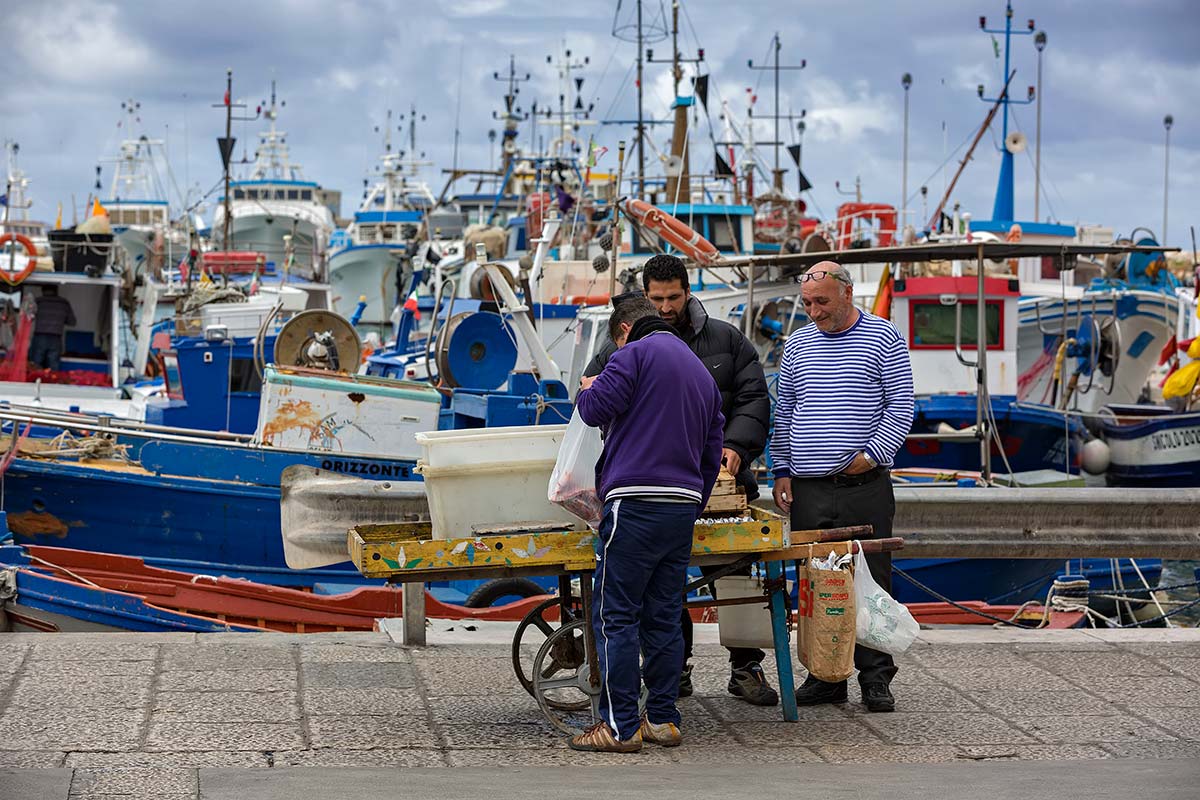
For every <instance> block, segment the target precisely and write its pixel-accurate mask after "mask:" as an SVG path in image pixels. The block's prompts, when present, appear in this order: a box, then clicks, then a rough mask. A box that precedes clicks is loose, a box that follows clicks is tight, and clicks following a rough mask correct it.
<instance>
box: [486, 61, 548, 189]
mask: <svg viewBox="0 0 1200 800" xmlns="http://www.w3.org/2000/svg"><path fill="white" fill-rule="evenodd" d="M529 78H530V76H529V73H528V72H526V73H525V75H524V77H520V76H518V75H517V57H516V56H514V55H512V54H509V56H508V75H506V76H502V75H501V74H500V73H499V72H493V73H492V80H494V81H500V82H501V83H507V84H508V86H507V87H506V91H505V92H504V112H503V113H498V112H496V111H493V112H492V119H496V120H501V121H502V122H503V123H504V133H503V135H502V136H501V139H500V152H501V154H502V159H501V165H500V173H501V174H502V175H503V176H504V177H502V178H501V179H500V191H499V194H501V195H503V194H504V193H505V192H507V191H508V184H509V182H510V181H511V177H510V170H511V169H512V162H513V158H514V157H515V156H516V154H517V134H518V133H519V129H520V125H521V123H522V122H524V121H525V120H527V119H529V116H530V115H529V114H527V113H524V112H522V111H521V107H520V106H519V105H517V95H519V94H520V93H521V84H522V83H525V82H526V81H528V80H529ZM533 107H534V109H535V110H536V109H537V103H536V102H535V103H534V104H533ZM489 168H490V167H489Z"/></svg>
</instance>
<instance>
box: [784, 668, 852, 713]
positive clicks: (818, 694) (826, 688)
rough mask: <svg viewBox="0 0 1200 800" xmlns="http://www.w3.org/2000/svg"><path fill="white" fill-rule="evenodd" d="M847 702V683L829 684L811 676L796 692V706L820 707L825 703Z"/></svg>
mask: <svg viewBox="0 0 1200 800" xmlns="http://www.w3.org/2000/svg"><path fill="white" fill-rule="evenodd" d="M845 702H846V682H845V681H840V682H838V683H827V682H825V681H822V680H818V679H817V678H814V677H812V676H811V675H810V676H808V678H807V679H806V680H805V681H804V683H803V684H802V685H801V686H800V688H799V689H797V690H796V705H798V706H819V705H823V704H824V703H837V704H839V705H840V704H842V703H845Z"/></svg>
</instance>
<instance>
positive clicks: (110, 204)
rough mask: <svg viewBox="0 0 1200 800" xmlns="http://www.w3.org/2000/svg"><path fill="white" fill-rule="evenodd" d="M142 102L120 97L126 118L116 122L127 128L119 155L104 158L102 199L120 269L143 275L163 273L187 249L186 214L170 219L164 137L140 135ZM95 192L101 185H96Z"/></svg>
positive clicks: (187, 220) (99, 171) (99, 170)
mask: <svg viewBox="0 0 1200 800" xmlns="http://www.w3.org/2000/svg"><path fill="white" fill-rule="evenodd" d="M141 107H142V104H141V103H140V102H137V101H135V100H126V101H123V102H122V103H121V110H122V111H123V112H124V114H125V118H124V119H123V120H122V121H121V122H120V123H118V127H120V128H121V129H122V130H123V132H124V133H125V136H126V138H124V139H123V140H122V141H121V143H120V145H119V148H118V152H117V155H116V156H115V157H112V158H106V159H104V161H107V162H109V163H111V164H112V165H113V173H112V179H111V182H110V185H109V191H108V196H107V197H106V198H105V199H104V200H103V201H101V202H102V204H103V207H104V209H105V211H106V212H107V215H108V218H109V222H110V224H111V226H112V232H113V235H114V236H115V238H116V243H117V245H119V251H118V252H119V254H120V257H121V259H122V263H121V265H120V271H122V272H125V271H128V272H129V273H130V274H131V275H134V276H141V275H145V274H147V273H153V274H161V272H162V270H163V268H164V267H165V266H169V265H172V264H175V263H177V262H178V261H179V259H180V257H181V256H182V255H183V254H184V253H185V252H187V248H188V240H189V238H190V237H189V235H188V230H187V226H188V225H190V224H191V223H190V221H189V219H188V217H187V216H186V215H185V216H184V217H183V219H182V225H176V224H173V221H172V218H171V210H170V203H169V201H168V199H167V190H166V186H165V181H164V177H163V172H166V174H167V175H168V176H169V174H170V173H169V170H170V165H169V164H167V162H166V159H165V157H164V156H163V146H164V145H163V142H162V140H160V139H151V138H149V137H148V136H146V135H145V134H141V135H138V134H137V130H138V128H139V127H140V124H141V117H140V114H141ZM100 173H101V168H100V167H97V168H96V184H97V185H96V188H97V190H99V188H100ZM97 193H99V191H97Z"/></svg>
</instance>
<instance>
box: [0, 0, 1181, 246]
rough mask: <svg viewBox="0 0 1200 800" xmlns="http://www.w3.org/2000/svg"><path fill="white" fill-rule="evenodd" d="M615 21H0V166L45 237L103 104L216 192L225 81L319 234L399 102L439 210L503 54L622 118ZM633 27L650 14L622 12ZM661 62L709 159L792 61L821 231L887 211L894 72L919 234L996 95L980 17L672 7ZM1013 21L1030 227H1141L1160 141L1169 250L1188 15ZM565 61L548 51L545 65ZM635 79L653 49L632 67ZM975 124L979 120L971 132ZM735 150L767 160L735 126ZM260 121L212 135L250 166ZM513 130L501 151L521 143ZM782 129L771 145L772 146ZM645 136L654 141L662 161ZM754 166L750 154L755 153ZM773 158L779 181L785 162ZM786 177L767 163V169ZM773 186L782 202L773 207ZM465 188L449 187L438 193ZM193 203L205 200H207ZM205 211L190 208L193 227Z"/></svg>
mask: <svg viewBox="0 0 1200 800" xmlns="http://www.w3.org/2000/svg"><path fill="white" fill-rule="evenodd" d="M634 5H635V2H634V0H623V2H622V3H621V4H620V9H619V11H618V3H617V2H616V1H615V0H577V1H576V2H573V3H563V2H561V1H557V2H556V1H554V0H425V2H419V3H418V2H415V0H394V1H393V2H386V1H385V0H338V2H332V3H331V2H324V1H322V2H318V1H317V0H250V1H249V2H247V0H241V1H240V2H226V0H212V1H211V2H205V3H199V2H172V3H162V2H141V1H140V0H125V1H123V2H100V1H99V0H57V1H56V2H53V3H30V2H25V1H23V0H0V10H2V11H3V18H4V19H5V21H6V29H7V30H8V31H10V33H11V34H12V35H10V36H8V37H6V62H7V67H8V68H7V69H6V78H5V80H4V81H3V82H0V108H3V109H4V111H3V112H2V113H0V138H3V139H4V140H12V141H16V142H19V143H20V145H21V151H20V166H21V167H22V168H23V169H24V170H25V172H26V173H27V175H28V177H29V178H30V179H31V180H32V182H33V184H32V187H31V195H32V198H33V200H34V203H35V205H34V208H33V214H34V216H35V217H36V218H40V219H44V220H53V218H54V215H55V210H56V206H57V204H58V203H60V202H61V203H63V205H64V207H65V208H66V209H67V211H66V212H65V214H64V216H65V217H66V221H67V222H68V223H70V221H71V220H70V217H71V211H70V208H71V203H72V198H74V203H75V205H76V207H79V208H82V206H83V205H84V203H85V201H86V198H87V196H88V194H89V193H90V192H91V191H92V187H93V184H94V181H95V168H96V165H97V164H102V167H103V175H102V180H103V182H104V190H103V192H104V193H107V192H108V189H109V180H110V178H111V173H112V166H111V164H109V163H105V162H104V159H105V158H106V157H111V156H112V155H114V154H115V152H116V150H117V146H118V144H119V142H120V140H121V139H122V138H124V137H125V136H126V135H127V134H128V132H129V130H128V126H122V127H118V122H120V121H121V120H122V117H123V114H122V111H121V107H120V105H121V102H122V101H123V100H126V99H127V98H132V99H134V100H136V101H138V102H140V103H141V109H140V113H139V116H140V131H138V132H139V133H145V134H146V135H148V136H150V137H152V138H160V139H165V140H166V142H167V149H168V154H169V160H170V164H171V171H172V173H173V176H174V179H175V181H176V183H177V184H178V186H179V193H176V192H175V191H174V190H173V189H172V190H171V198H170V199H171V200H172V201H173V202H176V203H177V202H178V201H179V198H180V196H181V194H184V193H186V194H187V195H188V197H189V198H190V199H191V200H193V201H194V200H196V199H197V198H199V197H201V196H203V195H205V194H206V193H209V192H210V191H211V190H212V189H213V188H214V186H215V184H216V183H217V182H218V180H219V177H220V160H219V158H218V153H217V147H216V144H215V141H214V137H216V136H218V135H221V134H222V133H223V125H224V119H223V114H222V112H221V111H220V110H218V109H214V108H212V107H211V106H212V104H213V103H216V102H219V101H220V99H221V96H222V94H223V92H224V80H225V69H226V68H227V67H232V68H233V70H234V96H235V98H238V99H241V100H242V101H243V102H246V103H247V104H249V105H250V107H251V108H253V107H254V106H256V105H257V104H258V103H259V102H260V101H262V100H263V99H264V98H266V97H267V96H268V93H269V86H270V82H271V80H272V79H274V80H276V81H277V82H278V86H279V94H280V97H281V98H283V99H285V100H286V102H287V106H286V108H285V109H284V110H283V112H282V114H281V118H280V127H281V128H282V129H284V130H286V131H287V132H288V134H289V144H290V145H291V148H292V152H293V156H294V158H295V160H297V161H299V162H300V163H302V164H303V166H304V169H305V172H306V174H307V176H308V177H309V178H310V179H313V180H316V181H318V182H320V183H321V184H323V185H324V186H327V187H330V188H336V189H340V190H342V192H343V195H344V199H343V208H342V213H343V215H348V214H349V213H350V212H352V210H353V207H354V205H356V204H357V202H358V199H359V197H360V196H361V191H362V180H363V178H364V177H366V176H367V175H368V171H369V170H370V168H371V167H372V165H373V164H374V163H375V160H376V158H377V156H378V154H379V152H380V150H381V139H380V136H379V135H378V134H376V133H375V132H374V128H375V126H377V125H381V124H382V123H383V122H384V120H385V114H386V112H387V110H388V109H394V110H395V112H396V113H397V114H399V113H401V112H406V111H407V110H408V108H409V107H410V104H415V106H416V107H417V110H418V114H419V115H423V116H424V117H425V121H424V122H423V123H422V124H421V126H420V128H419V129H418V147H419V149H421V150H422V151H424V152H425V154H426V157H427V159H428V160H430V161H432V162H433V163H434V166H431V167H429V168H427V170H426V174H427V179H428V180H429V182H430V184H431V185H434V188H435V192H436V191H439V190H440V188H441V185H442V183H443V181H444V178H443V176H442V174H441V170H442V169H444V168H448V167H449V166H450V165H451V163H452V159H453V155H454V145H453V143H454V140H455V136H454V130H455V127H456V118H457V120H458V124H457V127H458V129H459V131H460V137H459V146H458V163H459V165H460V166H473V167H479V168H487V167H488V166H489V163H490V160H491V159H492V158H493V157H494V156H493V150H492V145H490V143H489V141H488V131H489V130H491V129H498V125H497V123H496V122H495V121H494V120H493V119H492V112H493V111H495V110H497V109H499V108H501V95H502V93H503V92H502V86H501V84H499V83H497V82H496V81H494V80H493V77H492V75H493V72H494V71H497V70H501V71H506V70H507V65H508V59H509V55H510V54H513V55H515V56H516V62H517V66H518V70H519V71H520V72H521V73H522V74H524V73H525V72H528V73H530V74H531V77H532V80H530V81H529V83H527V84H525V85H524V88H523V89H522V92H521V103H522V104H523V105H524V106H525V107H528V105H529V104H530V102H531V101H533V100H535V99H537V100H540V102H541V104H542V105H543V107H544V106H545V105H546V104H548V103H553V104H555V105H556V104H557V96H558V93H559V84H558V77H557V72H556V71H555V70H554V69H553V68H552V67H551V66H549V65H548V64H547V63H546V57H547V56H548V55H551V54H553V55H555V56H556V57H557V56H559V55H560V54H561V52H562V51H563V49H564V47H565V48H568V49H570V50H571V52H572V57H573V59H576V60H578V59H580V58H582V57H583V56H587V57H588V61H589V63H588V66H587V67H586V68H585V69H584V70H582V71H581V72H579V73H577V74H578V75H580V76H582V77H583V78H584V80H585V82H584V87H583V94H584V99H585V102H586V103H589V104H594V112H593V117H595V118H597V119H602V120H603V119H608V120H620V119H630V118H631V117H632V116H634V115H635V113H636V112H635V109H636V94H635V89H634V88H633V81H632V66H633V62H634V58H635V52H636V48H635V46H634V45H633V44H631V43H629V42H624V41H620V40H618V39H615V38H613V36H612V35H611V32H612V29H613V25H614V14H616V16H617V17H618V21H619V22H621V23H624V22H628V21H629V20H631V19H632V14H633V8H634ZM644 7H645V15H646V18H647V19H651V18H654V17H658V16H659V15H660V13H662V11H664V10H665V11H666V13H667V14H668V15H669V13H670V5H669V2H667V0H662V2H659V0H644ZM683 9H684V10H683V13H682V14H681V28H682V30H681V34H680V42H681V49H682V50H684V51H685V53H686V54H688V55H694V54H695V52H696V48H697V47H702V48H703V49H704V51H705V61H704V64H703V67H702V69H703V70H704V71H705V72H708V73H709V74H711V76H712V77H711V80H712V81H713V89H712V90H711V91H710V95H711V96H710V107H711V109H712V115H711V116H712V121H713V124H714V125H715V126H716V127H717V130H716V134H717V138H721V137H722V135H723V134H722V129H721V126H722V125H723V123H722V122H721V121H720V119H719V113H720V110H721V101H722V100H724V101H726V102H727V104H728V108H729V109H730V111H731V115H732V117H733V118H734V119H736V120H737V121H738V122H743V121H744V120H745V113H746V105H747V97H748V96H749V94H750V93H748V92H747V89H748V88H750V89H756V90H757V97H758V101H757V105H756V107H755V110H756V113H757V114H758V115H760V116H762V117H765V116H768V115H770V114H771V113H772V111H773V91H772V77H771V74H770V73H767V72H757V71H751V70H750V69H748V68H747V61H748V60H750V59H753V60H754V61H755V63H756V64H758V63H764V62H765V61H766V60H767V57H768V54H769V53H770V45H771V36H772V34H773V33H775V32H776V31H778V33H779V37H780V40H781V42H782V50H781V54H780V57H781V61H782V63H784V64H785V65H787V64H791V65H794V64H798V63H799V62H800V61H801V59H804V60H806V61H807V68H806V69H804V70H802V71H789V72H785V73H782V78H781V82H780V107H781V111H782V112H784V113H789V112H790V113H794V114H798V113H799V112H800V110H801V109H804V110H806V111H807V118H806V123H807V129H806V132H805V134H804V139H803V168H804V172H805V173H806V174H807V176H808V177H809V179H810V180H811V181H812V183H813V184H814V189H813V190H812V192H811V193H810V195H811V196H810V200H811V203H810V206H811V207H812V208H814V210H816V211H818V212H819V214H820V215H821V216H824V217H829V216H830V215H832V214H833V213H834V211H835V209H836V207H837V205H838V203H839V202H841V201H842V200H843V197H842V196H841V195H840V194H839V192H838V189H837V188H835V182H840V183H841V187H842V190H848V189H850V188H851V187H852V186H853V184H854V181H855V178H856V177H857V178H860V179H861V181H862V188H863V195H864V198H865V199H868V200H878V201H884V202H890V203H894V204H896V205H900V203H901V198H900V195H901V165H902V144H901V143H902V133H903V107H904V105H903V104H904V92H903V89H902V88H901V85H900V76H901V75H902V74H903V73H904V72H910V73H912V75H913V84H912V89H911V91H910V96H909V101H910V122H909V136H910V147H909V194H910V195H911V198H912V199H911V201H910V203H909V207H910V208H912V209H913V210H914V215H913V216H914V217H919V216H920V214H919V211H920V209H921V198H920V195H919V194H918V189H919V187H920V186H921V185H927V186H928V188H929V199H928V205H929V207H930V209H932V206H933V205H934V204H935V203H936V200H937V198H939V197H940V196H941V194H942V192H943V190H944V187H945V181H946V180H947V179H948V178H949V177H950V176H952V174H953V170H954V168H955V166H956V161H957V159H958V158H961V157H962V153H963V150H964V149H965V147H964V145H965V144H966V143H967V141H968V140H969V139H970V137H971V135H972V133H973V131H974V130H975V129H977V127H978V126H979V124H980V123H981V122H982V120H983V118H984V116H985V114H986V112H987V107H986V105H985V104H984V103H982V102H980V100H979V99H978V98H977V96H976V90H975V87H976V85H977V84H980V83H982V84H984V85H985V86H986V87H987V93H988V95H989V96H994V95H995V94H996V93H998V92H999V89H1000V87H1001V86H1002V84H1003V78H1002V72H1003V64H1002V61H999V60H997V59H996V58H995V57H994V55H993V43H992V41H991V38H990V37H989V36H988V35H987V34H985V33H982V32H980V31H979V29H978V17H979V16H980V15H986V16H987V17H988V26H989V27H1003V21H1004V3H1003V2H1002V0H922V2H916V0H907V1H906V2H896V0H855V2H839V3H835V2H832V0H823V1H822V2H817V1H815V0H745V2H741V3H730V2H728V0H684V2H683ZM1029 17H1033V18H1035V20H1036V22H1037V27H1038V28H1039V29H1042V30H1045V31H1046V33H1047V36H1048V45H1047V47H1046V50H1045V52H1044V54H1043V98H1044V105H1043V123H1042V174H1043V196H1042V197H1043V199H1042V203H1041V216H1042V217H1043V218H1046V217H1050V218H1053V219H1057V220H1061V221H1064V222H1077V221H1081V222H1092V223H1100V224H1104V225H1108V226H1110V227H1112V228H1114V229H1115V230H1117V231H1118V232H1128V231H1129V230H1131V229H1132V228H1133V227H1135V226H1146V227H1148V228H1150V229H1151V230H1153V231H1154V232H1156V233H1159V232H1160V231H1161V228H1162V224H1163V171H1164V153H1165V150H1164V147H1165V136H1164V127H1163V117H1164V116H1165V115H1166V114H1172V115H1173V116H1174V118H1175V125H1174V127H1173V128H1172V130H1171V132H1170V175H1171V180H1170V206H1169V223H1168V239H1169V242H1168V243H1170V244H1176V245H1181V246H1182V245H1185V244H1186V243H1187V236H1188V226H1189V225H1197V226H1198V227H1200V192H1198V191H1196V188H1195V187H1196V186H1197V185H1200V49H1197V47H1196V43H1197V41H1200V3H1196V2H1194V0H1046V1H1045V2H1036V3H1035V2H1032V0H1015V2H1014V19H1015V20H1016V21H1017V23H1018V24H1017V25H1016V26H1014V27H1017V28H1018V29H1021V30H1024V28H1025V20H1026V19H1027V18H1029ZM1032 38H1033V37H1031V36H1021V37H1014V40H1013V54H1014V56H1013V66H1014V67H1015V68H1016V70H1017V75H1016V78H1015V79H1014V82H1013V85H1014V86H1015V87H1017V88H1016V90H1015V92H1014V93H1015V94H1016V95H1017V96H1020V97H1023V96H1024V95H1025V87H1026V86H1028V85H1031V84H1033V83H1035V81H1036V66H1037V61H1036V53H1035V50H1034V46H1033V41H1032ZM564 43H565V44H564ZM651 47H653V48H654V50H655V57H656V58H658V57H662V56H663V55H664V54H667V53H668V52H669V41H668V42H659V43H657V44H654V45H651ZM670 96H671V82H670V77H669V74H668V71H667V68H666V67H664V66H662V65H648V67H647V76H646V110H647V114H648V115H649V116H651V117H653V118H657V119H667V118H668V115H669V110H668V109H669V102H670ZM1014 116H1015V119H1014V121H1013V123H1012V127H1013V128H1017V129H1020V130H1022V131H1024V132H1025V133H1027V134H1028V136H1029V140H1030V147H1029V149H1028V151H1027V153H1026V154H1021V155H1020V156H1018V159H1017V161H1016V174H1017V181H1016V198H1017V200H1016V216H1017V217H1018V218H1019V219H1029V218H1031V217H1032V215H1033V198H1034V190H1033V179H1032V178H1033V160H1032V151H1033V139H1034V131H1035V106H1033V105H1029V106H1017V107H1015V108H1014ZM997 123H998V120H997ZM760 125H761V128H760V129H759V130H758V131H757V133H756V135H757V137H758V138H759V139H760V140H763V139H770V138H771V123H770V122H769V121H765V120H764V121H761V122H760ZM259 127H261V125H260V123H249V124H237V125H236V127H235V135H237V136H238V137H239V144H238V147H237V151H236V157H240V156H241V154H242V152H243V146H242V143H243V142H244V143H248V144H249V145H250V154H251V156H252V155H253V138H254V134H255V133H256V131H257V130H258V129H259ZM530 127H531V126H529V125H526V126H523V128H522V144H523V145H524V146H529V145H530V144H531V143H532V138H531V135H530V133H529V131H530ZM584 133H585V135H587V134H593V135H595V136H596V137H597V140H598V141H599V142H600V143H602V144H605V145H607V146H609V148H610V151H609V153H608V154H607V155H606V156H605V158H604V160H603V161H602V162H601V165H600V166H601V168H604V167H608V168H612V169H615V161H616V158H615V154H616V146H615V145H616V141H617V140H618V139H622V138H625V139H628V138H631V129H630V127H629V126H622V125H597V126H596V127H594V128H590V129H585V131H584ZM796 135H797V134H796V131H795V124H794V123H785V124H784V127H783V132H782V134H781V138H784V139H786V140H787V141H788V142H792V141H795V137H796ZM668 136H669V130H668V127H667V126H660V127H658V128H656V129H655V133H654V137H655V139H656V144H657V146H659V147H662V148H664V149H665V146H666V140H667V137H668ZM998 140H999V126H998V124H997V125H996V127H995V128H994V130H993V133H991V134H988V135H985V137H984V139H983V141H982V142H981V144H980V147H979V149H978V150H977V152H976V155H975V158H974V161H973V162H972V163H971V164H970V165H969V166H968V167H967V169H966V171H965V173H964V174H963V177H962V179H961V180H960V182H959V186H958V188H957V190H956V191H955V194H954V200H957V201H959V202H960V203H961V204H962V206H963V208H964V209H966V210H970V211H972V213H973V214H974V215H975V217H976V218H979V219H986V218H989V217H990V216H991V208H992V201H993V197H994V193H995V185H996V176H997V171H998V168H999V162H1000V156H999V153H998V151H997V149H996V143H997V142H998ZM709 141H710V138H709V132H708V129H707V123H706V122H704V121H701V125H700V128H699V130H698V131H696V132H695V133H694V135H693V139H692V144H691V147H692V148H693V152H694V158H693V169H694V170H699V169H701V168H703V169H711V164H712V156H711V152H712V147H711V144H709ZM762 156H763V158H764V159H765V161H766V163H767V166H768V167H769V166H770V165H771V163H772V162H773V158H774V157H773V154H772V153H771V152H770V151H769V150H767V151H765V152H763V153H762ZM782 159H783V161H784V162H785V163H786V162H788V157H787V155H786V153H784V154H783V156H782ZM788 166H790V163H788ZM795 179H796V177H795V172H794V171H793V172H789V173H788V175H787V177H786V178H785V181H786V182H787V186H788V187H789V188H790V187H794V185H795ZM464 188H466V187H464ZM209 196H210V197H215V196H216V195H215V194H212V195H209ZM210 213H211V212H210Z"/></svg>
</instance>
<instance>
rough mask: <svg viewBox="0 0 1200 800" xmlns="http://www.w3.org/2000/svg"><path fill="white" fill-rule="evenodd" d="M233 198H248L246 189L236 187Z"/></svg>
mask: <svg viewBox="0 0 1200 800" xmlns="http://www.w3.org/2000/svg"><path fill="white" fill-rule="evenodd" d="M233 199H234V200H245V199H246V190H245V189H234V190H233Z"/></svg>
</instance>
